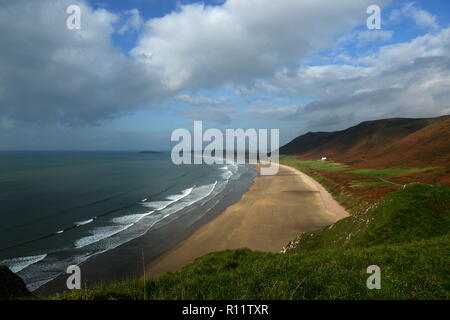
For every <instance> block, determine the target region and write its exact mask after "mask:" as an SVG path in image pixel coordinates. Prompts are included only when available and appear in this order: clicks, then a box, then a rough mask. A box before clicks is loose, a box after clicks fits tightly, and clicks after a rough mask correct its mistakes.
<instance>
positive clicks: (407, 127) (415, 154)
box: [280, 116, 450, 185]
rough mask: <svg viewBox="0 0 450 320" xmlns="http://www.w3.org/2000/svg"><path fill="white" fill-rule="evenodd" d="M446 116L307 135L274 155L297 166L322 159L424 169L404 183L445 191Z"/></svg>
mask: <svg viewBox="0 0 450 320" xmlns="http://www.w3.org/2000/svg"><path fill="white" fill-rule="evenodd" d="M449 141H450V116H443V117H437V118H423V119H403V118H393V119H383V120H376V121H366V122H362V123H360V124H358V125H356V126H354V127H351V128H348V129H346V130H342V131H336V132H316V133H312V132H309V133H307V134H305V135H302V136H300V137H297V138H295V139H294V140H292V141H291V142H290V143H288V144H287V145H285V146H283V147H281V148H280V154H283V155H295V156H297V157H299V158H300V159H302V160H317V159H320V158H321V157H323V156H325V157H328V158H332V159H333V160H334V161H335V162H339V163H345V164H347V165H349V166H351V167H352V168H354V169H360V168H370V169H385V168H404V167H406V168H425V167H433V170H426V171H424V172H422V173H421V174H420V175H417V174H416V172H414V176H415V177H412V178H411V177H410V175H409V173H408V172H404V174H403V176H404V180H405V183H409V182H412V181H417V177H420V181H421V182H425V183H439V184H447V185H450V168H449V166H448V163H450V142H449Z"/></svg>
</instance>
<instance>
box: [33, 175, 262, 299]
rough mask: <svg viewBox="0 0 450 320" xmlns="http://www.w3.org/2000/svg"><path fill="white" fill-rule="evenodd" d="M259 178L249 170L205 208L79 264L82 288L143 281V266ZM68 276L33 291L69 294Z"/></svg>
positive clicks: (173, 218)
mask: <svg viewBox="0 0 450 320" xmlns="http://www.w3.org/2000/svg"><path fill="white" fill-rule="evenodd" d="M256 175H257V173H256V172H255V171H254V169H253V168H251V167H249V168H248V170H247V171H245V172H244V173H243V174H242V175H241V176H240V177H239V178H238V179H237V180H230V182H229V185H227V187H226V188H225V190H224V191H222V192H221V193H220V194H218V196H217V197H214V198H211V199H210V200H208V202H206V203H204V204H203V205H200V206H192V207H187V208H184V209H182V210H181V211H180V212H179V213H177V215H174V216H169V217H168V218H167V219H165V220H162V221H160V222H158V223H157V224H156V225H155V226H154V227H152V228H151V229H150V230H148V231H147V232H145V233H144V234H143V235H141V236H139V237H137V238H135V239H133V240H130V241H128V242H126V243H124V244H122V245H120V246H118V247H116V248H113V249H111V250H108V251H105V252H102V253H99V254H97V255H94V256H92V257H90V258H89V259H88V260H86V261H85V262H83V263H81V264H80V265H79V266H80V268H81V276H82V280H81V282H82V288H83V289H84V288H91V287H93V286H96V285H99V284H105V283H114V282H120V281H128V280H133V279H139V278H140V277H141V275H142V274H143V264H145V265H146V264H148V263H150V262H151V261H153V260H154V259H156V258H157V257H158V256H159V255H161V254H162V253H164V252H166V251H168V250H170V249H172V248H174V247H175V246H176V245H177V244H178V243H180V242H181V241H183V240H184V239H186V238H187V237H189V236H190V235H191V234H192V233H193V232H194V231H195V230H197V229H198V228H200V227H201V226H203V225H204V224H207V223H209V222H210V221H212V220H214V219H215V218H216V217H217V216H219V215H220V214H222V213H223V212H224V211H225V210H226V208H227V207H229V206H231V205H233V204H235V203H237V202H238V201H239V200H240V199H241V197H242V196H243V195H244V194H245V192H246V191H247V190H248V188H250V186H251V185H252V183H253V179H254V177H255V176H256ZM68 276H69V275H67V274H65V272H63V273H61V274H60V275H59V276H57V277H56V278H54V279H52V280H50V281H48V282H47V283H45V284H43V285H42V286H41V287H39V288H38V289H36V290H35V291H33V292H34V293H35V294H38V295H41V296H49V295H53V294H56V293H61V292H64V291H67V290H68V289H67V287H66V280H67V277H68Z"/></svg>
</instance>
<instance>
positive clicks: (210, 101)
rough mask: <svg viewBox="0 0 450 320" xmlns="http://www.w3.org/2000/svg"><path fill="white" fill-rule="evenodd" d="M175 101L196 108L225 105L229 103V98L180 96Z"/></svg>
mask: <svg viewBox="0 0 450 320" xmlns="http://www.w3.org/2000/svg"><path fill="white" fill-rule="evenodd" d="M175 100H178V101H180V102H183V103H187V104H190V105H196V106H203V105H204V106H214V105H223V104H225V103H228V102H229V100H230V99H229V98H227V97H224V96H221V97H216V98H209V97H203V96H192V95H187V94H179V95H177V96H176V97H175Z"/></svg>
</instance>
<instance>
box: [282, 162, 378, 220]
mask: <svg viewBox="0 0 450 320" xmlns="http://www.w3.org/2000/svg"><path fill="white" fill-rule="evenodd" d="M280 163H281V164H284V165H287V166H290V167H292V168H295V169H297V170H299V171H302V172H304V173H306V174H308V175H310V176H311V177H313V178H314V179H315V180H317V181H318V182H319V183H320V184H321V185H322V186H323V187H324V188H325V189H326V190H327V191H328V192H330V193H331V195H333V197H334V199H335V200H336V201H337V202H339V203H340V204H341V205H342V206H343V207H345V208H347V211H349V212H351V213H356V212H358V211H360V210H363V209H365V208H366V207H367V206H368V205H369V204H368V203H367V202H365V201H362V200H360V199H358V198H356V197H354V196H353V195H352V194H351V193H349V192H347V190H345V188H344V187H343V186H342V185H341V184H339V183H337V182H336V181H334V180H332V179H330V178H327V177H326V176H324V175H322V174H321V173H320V171H323V170H319V169H318V168H324V167H328V168H329V169H328V171H327V172H345V170H346V167H345V166H343V165H339V164H335V163H333V162H331V161H301V160H298V159H297V157H295V156H281V157H280ZM331 168H333V170H334V168H339V169H337V170H334V171H333V170H332V169H331Z"/></svg>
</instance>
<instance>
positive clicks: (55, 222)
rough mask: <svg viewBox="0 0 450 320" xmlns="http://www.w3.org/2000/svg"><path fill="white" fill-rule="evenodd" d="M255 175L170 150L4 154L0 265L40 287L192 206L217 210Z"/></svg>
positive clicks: (1, 159) (246, 168) (230, 164)
mask: <svg viewBox="0 0 450 320" xmlns="http://www.w3.org/2000/svg"><path fill="white" fill-rule="evenodd" d="M249 170H250V168H249V166H246V165H236V164H235V163H233V162H231V161H227V163H225V164H223V165H211V166H209V165H181V166H175V165H173V164H172V162H171V160H170V154H169V153H151V154H150V153H147V154H141V153H137V152H0V191H1V192H0V264H4V265H7V266H8V267H9V268H10V269H11V270H12V271H13V272H16V273H18V274H19V275H20V276H21V277H22V278H23V279H24V281H25V282H26V284H27V286H28V288H29V289H30V290H35V289H37V288H39V287H40V286H42V285H43V284H45V283H47V282H48V281H50V280H52V279H54V278H55V277H57V276H58V275H59V274H61V273H62V272H63V270H65V268H67V266H69V265H74V264H80V263H82V262H84V261H86V260H87V259H89V258H90V257H93V256H95V255H97V254H100V253H102V252H105V251H108V250H111V249H114V248H116V247H117V246H120V245H122V244H124V243H126V242H128V241H130V240H133V239H135V238H137V237H139V236H141V235H143V234H144V233H146V232H151V230H152V228H154V227H155V226H157V225H158V224H161V223H164V222H165V221H168V222H167V223H169V222H170V221H171V220H173V219H175V218H176V216H177V215H178V214H182V212H183V209H185V208H189V207H192V206H198V207H203V206H204V207H205V210H207V208H209V209H210V208H211V206H213V205H214V203H215V201H217V200H215V198H219V197H220V195H221V193H223V192H225V190H226V189H227V187H228V188H230V186H229V184H230V181H237V180H238V179H239V177H240V175H242V174H243V173H245V172H248V171H249ZM206 203H208V204H209V206H206V205H205V204H206ZM209 209H208V210H209ZM199 212H201V211H199ZM200 217H201V214H199V218H200Z"/></svg>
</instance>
